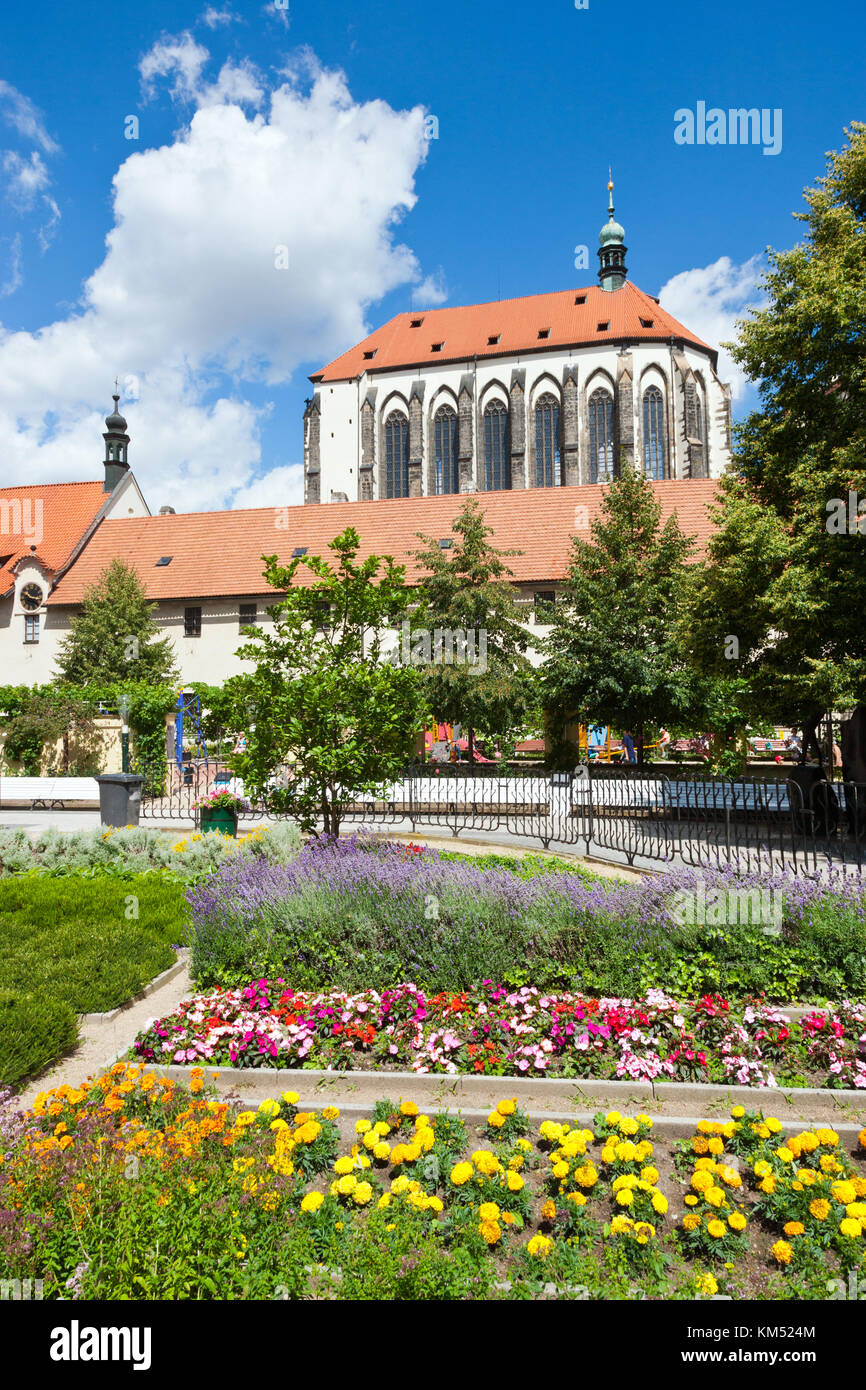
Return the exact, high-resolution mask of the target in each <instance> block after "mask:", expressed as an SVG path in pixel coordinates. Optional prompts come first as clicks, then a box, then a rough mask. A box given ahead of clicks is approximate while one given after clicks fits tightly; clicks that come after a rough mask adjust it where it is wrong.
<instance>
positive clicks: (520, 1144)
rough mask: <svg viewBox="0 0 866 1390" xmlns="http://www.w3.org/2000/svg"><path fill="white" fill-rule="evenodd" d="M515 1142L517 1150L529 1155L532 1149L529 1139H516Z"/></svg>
mask: <svg viewBox="0 0 866 1390" xmlns="http://www.w3.org/2000/svg"><path fill="white" fill-rule="evenodd" d="M514 1142H515V1145H516V1146H517V1148H518V1149H522V1150H523V1152H524V1153H525V1154H527V1153H529V1150H530V1149H531V1148H532V1144H531V1143H530V1141H529V1140H528V1139H515V1141H514Z"/></svg>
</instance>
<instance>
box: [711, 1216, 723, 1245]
mask: <svg viewBox="0 0 866 1390" xmlns="http://www.w3.org/2000/svg"><path fill="white" fill-rule="evenodd" d="M707 1230H708V1231H709V1233H710V1235H711V1236H714V1237H715V1239H716V1240H718V1239H720V1238H721V1237H722V1236H723V1235H725V1230H726V1228H725V1223H724V1221H718V1220H717V1219H716V1218H715V1217H714V1218H713V1220H712V1221H708V1222H707Z"/></svg>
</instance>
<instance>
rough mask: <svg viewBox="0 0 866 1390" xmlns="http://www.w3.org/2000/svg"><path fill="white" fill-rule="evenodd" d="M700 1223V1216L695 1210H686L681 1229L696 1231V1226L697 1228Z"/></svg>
mask: <svg viewBox="0 0 866 1390" xmlns="http://www.w3.org/2000/svg"><path fill="white" fill-rule="evenodd" d="M700 1224H701V1218H700V1217H699V1216H698V1214H697V1212H695V1211H688V1212H686V1214H685V1216H684V1217H683V1230H684V1231H696V1230H697V1228H698V1226H700Z"/></svg>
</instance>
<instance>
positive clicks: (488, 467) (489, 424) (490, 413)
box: [484, 401, 511, 492]
mask: <svg viewBox="0 0 866 1390" xmlns="http://www.w3.org/2000/svg"><path fill="white" fill-rule="evenodd" d="M484 476H485V484H486V487H487V491H488V492H496V491H498V490H499V489H500V488H509V487H511V463H510V459H509V457H508V411H507V409H506V407H505V406H504V405H503V404H502V402H501V401H493V402H492V403H491V404H490V405H489V406H488V407H487V409H486V410H485V412H484Z"/></svg>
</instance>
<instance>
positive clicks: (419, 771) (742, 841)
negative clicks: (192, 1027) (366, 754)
mask: <svg viewBox="0 0 866 1390" xmlns="http://www.w3.org/2000/svg"><path fill="white" fill-rule="evenodd" d="M277 784H279V785H283V786H287V785H291V774H290V771H289V770H288V769H284V770H283V771H282V772H281V773H280V774H279V775H278V777H277V778H276V779H275V785H277ZM220 787H225V788H226V789H227V790H233V791H236V792H238V793H240V794H243V786H242V784H241V783H240V782H239V780H238V779H237V778H236V777H234V775H233V774H232V773H231V772H230V771H229V770H228V769H227V768H226V767H225V766H224V765H220V764H215V763H212V762H211V763H208V762H200V763H195V764H184V765H183V766H182V767H181V768H178V767H177V766H176V764H169V768H168V772H167V777H166V784H165V790H164V794H163V795H162V796H159V797H150V798H146V799H145V800H144V801H143V803H142V816H143V817H144V818H145V819H147V818H152V819H158V820H168V821H172V820H186V821H189V820H190V819H192V820H197V814H196V812H195V803H196V802H197V801H199V800H200V799H202V798H204V797H206V796H207V795H208V794H209V793H210V792H211V791H213V790H214V789H219V788H220ZM264 814H266V811H265V808H264V807H263V806H262V805H255V806H253V808H252V809H251V810H249V811H247V812H244V813H243V814H242V817H241V819H242V821H244V820H254V819H257V818H261V817H262V816H263V815H264ZM344 823H346V824H347V825H355V826H358V825H370V826H378V827H383V828H387V827H389V826H390V827H391V828H393V829H395V830H396V829H401V830H406V831H411V832H414V831H416V830H420V829H423V828H424V827H438V828H440V829H443V830H448V831H449V832H450V833H451V834H452V835H453V836H454V837H458V836H459V835H460V834H461V833H466V834H471V833H473V832H475V833H481V834H493V833H500V834H504V835H507V836H508V837H511V838H516V839H522V840H527V841H534V842H536V843H538V844H541V845H543V846H544V847H545V848H548V847H551V846H553V847H556V846H562V847H563V848H566V847H568V848H573V849H577V850H578V851H579V852H582V853H586V854H592V853H594V852H598V853H601V854H603V855H604V854H605V853H606V854H608V855H612V856H613V857H617V858H622V859H624V860H625V861H626V862H628V863H630V864H634V863H642V862H648V863H663V862H677V863H684V864H688V865H692V866H694V867H717V868H722V867H724V866H726V865H729V866H731V867H735V868H737V869H739V870H741V871H746V872H748V871H763V870H766V869H767V868H768V867H776V868H785V867H787V868H789V869H792V870H794V871H797V872H805V873H817V872H820V871H821V870H822V868H824V867H826V866H836V867H840V868H845V869H846V870H850V871H853V872H856V873H862V872H863V870H864V867H866V785H863V784H854V783H847V782H846V783H843V782H834V783H829V782H826V781H823V780H818V781H817V782H816V783H815V784H814V785H813V786H812V787H811V788H808V787H804V786H803V785H802V783H801V782H800V781H797V780H794V779H793V778H782V777H744V778H736V779H729V778H722V777H711V776H708V775H706V773H701V772H700V770H698V771H697V772H695V771H694V770H692V769H690V770H689V775H681V772H680V770H679V769H677V768H675V767H671V768H669V769H666V770H665V772H664V773H662V772H659V771H658V770H657V769H652V770H647V769H634V768H629V769H624V768H609V767H605V768H595V767H589V768H579V769H577V770H576V771H575V772H573V773H571V772H545V771H542V770H540V769H532V770H530V769H523V768H520V769H515V768H508V769H504V770H503V769H499V768H490V767H487V766H484V767H481V768H478V769H472V768H460V769H459V771H455V770H454V769H453V768H451V767H442V768H438V769H437V768H433V767H431V766H429V765H428V766H423V767H415V768H412V769H409V770H407V772H406V773H405V774H404V775H403V776H402V777H401V778H400V779H399V780H397V781H395V782H393V783H390V784H388V785H387V786H382V787H380V788H378V789H377V790H376V791H375V792H359V793H357V794H352V793H348V794H347V797H346V804H345V810H344Z"/></svg>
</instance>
